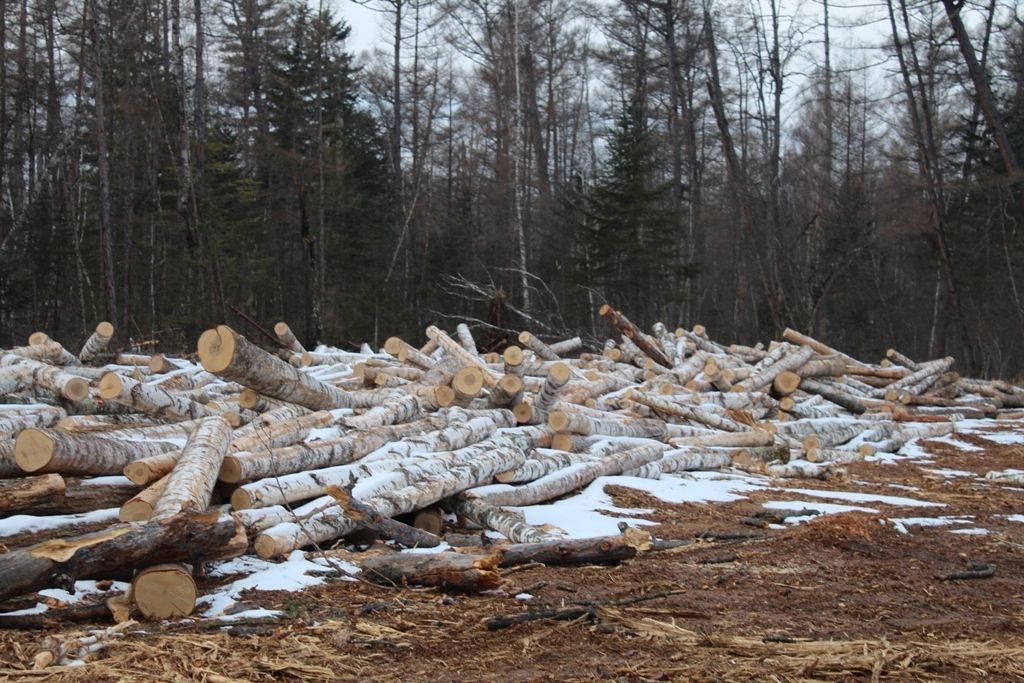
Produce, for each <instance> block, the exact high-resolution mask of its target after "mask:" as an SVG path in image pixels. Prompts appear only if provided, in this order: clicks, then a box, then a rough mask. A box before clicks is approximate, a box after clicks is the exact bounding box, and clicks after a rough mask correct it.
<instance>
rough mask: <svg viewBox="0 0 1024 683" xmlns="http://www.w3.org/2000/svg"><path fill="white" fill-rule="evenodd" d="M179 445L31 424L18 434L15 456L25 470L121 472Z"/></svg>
mask: <svg viewBox="0 0 1024 683" xmlns="http://www.w3.org/2000/svg"><path fill="white" fill-rule="evenodd" d="M175 449H177V446H176V445H175V444H173V443H170V442H166V441H122V440H119V439H109V438H104V437H100V436H92V435H88V436H86V435H78V434H65V433H63V432H59V431H56V430H52V429H35V428H30V429H26V430H24V431H22V432H21V433H20V434H18V439H17V441H16V442H15V446H14V458H15V460H16V461H17V463H18V466H19V467H21V468H22V469H23V470H24V471H26V472H37V473H39V474H48V473H51V472H56V473H57V474H62V475H71V476H109V475H117V474H121V473H122V472H123V471H124V468H125V466H126V465H127V464H128V463H130V462H134V461H135V460H138V459H139V458H144V457H146V456H150V455H156V454H158V453H166V452H167V451H172V450H175Z"/></svg>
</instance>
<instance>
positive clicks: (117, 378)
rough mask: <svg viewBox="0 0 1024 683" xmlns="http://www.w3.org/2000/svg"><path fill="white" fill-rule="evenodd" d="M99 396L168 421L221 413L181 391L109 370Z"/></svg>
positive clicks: (104, 377) (194, 418) (101, 384)
mask: <svg viewBox="0 0 1024 683" xmlns="http://www.w3.org/2000/svg"><path fill="white" fill-rule="evenodd" d="M100 396H102V397H103V398H105V399H106V400H108V401H113V402H114V403H120V404H121V405H123V406H128V407H129V408H131V409H132V410H137V411H139V412H140V413H146V414H147V415H152V416H153V417H155V418H157V419H160V420H166V421H169V422H183V421H185V420H198V419H200V418H204V417H211V416H215V415H217V414H218V412H217V411H215V410H213V409H212V408H210V407H209V406H206V405H203V404H202V403H197V402H196V401H193V400H191V399H190V398H188V397H187V396H183V395H181V394H180V393H177V392H173V391H168V390H166V389H161V388H160V387H157V386H153V385H151V384H143V383H142V382H140V381H138V380H136V379H132V378H131V377H125V376H123V375H119V374H117V373H115V372H108V373H107V374H106V375H104V376H103V379H102V380H100Z"/></svg>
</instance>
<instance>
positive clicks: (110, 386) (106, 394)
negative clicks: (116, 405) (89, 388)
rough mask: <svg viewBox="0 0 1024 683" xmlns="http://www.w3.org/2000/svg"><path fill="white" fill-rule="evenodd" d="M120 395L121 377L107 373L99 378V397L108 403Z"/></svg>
mask: <svg viewBox="0 0 1024 683" xmlns="http://www.w3.org/2000/svg"><path fill="white" fill-rule="evenodd" d="M120 394H121V376H120V375H118V374H117V373H116V372H108V373H107V374H105V375H103V377H101V378H100V396H102V397H103V398H105V399H107V400H108V401H109V400H111V399H114V398H117V397H118V396H119V395H120Z"/></svg>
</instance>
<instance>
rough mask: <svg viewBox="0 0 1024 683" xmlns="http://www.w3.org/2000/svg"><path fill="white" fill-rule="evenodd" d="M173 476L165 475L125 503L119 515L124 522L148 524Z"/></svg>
mask: <svg viewBox="0 0 1024 683" xmlns="http://www.w3.org/2000/svg"><path fill="white" fill-rule="evenodd" d="M170 479H171V475H170V474H165V475H164V476H163V477H161V478H160V479H157V480H156V481H154V482H153V483H152V484H150V485H149V486H147V487H146V488H144V489H143V490H142V491H140V492H139V494H138V495H136V496H134V497H133V498H131V499H129V500H127V501H125V503H124V504H123V505H122V506H121V509H120V510H119V511H118V513H117V517H118V519H120V520H121V521H122V522H148V521H149V520H150V519H152V518H153V509H154V508H155V507H156V504H157V501H159V500H160V496H162V495H163V493H164V489H166V488H167V482H168V481H170Z"/></svg>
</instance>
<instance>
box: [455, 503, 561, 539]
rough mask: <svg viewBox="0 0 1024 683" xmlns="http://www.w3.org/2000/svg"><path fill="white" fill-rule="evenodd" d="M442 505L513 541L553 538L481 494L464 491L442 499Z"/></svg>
mask: <svg viewBox="0 0 1024 683" xmlns="http://www.w3.org/2000/svg"><path fill="white" fill-rule="evenodd" d="M441 504H442V506H443V507H445V508H447V509H448V510H449V511H451V512H454V513H455V514H457V515H462V516H463V517H466V518H468V519H469V520H471V521H473V522H475V523H476V524H478V525H480V526H482V527H483V528H485V529H493V530H494V531H497V532H499V533H501V534H504V535H505V538H507V539H508V540H509V541H511V542H512V543H539V542H541V541H546V540H549V539H551V536H550V534H547V533H545V532H543V531H541V530H540V529H538V528H537V527H535V526H533V525H530V524H527V523H526V522H525V521H523V520H522V519H520V518H519V517H517V516H516V515H513V514H511V513H508V512H506V511H504V510H502V509H500V508H497V507H495V506H493V505H490V504H489V503H487V502H486V501H484V500H483V498H481V497H480V496H479V495H477V494H475V493H472V492H469V491H464V492H463V493H461V494H459V495H458V496H455V497H454V498H449V499H448V500H445V501H442V503H441Z"/></svg>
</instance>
